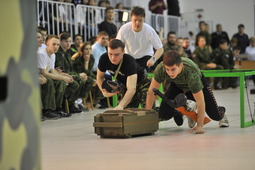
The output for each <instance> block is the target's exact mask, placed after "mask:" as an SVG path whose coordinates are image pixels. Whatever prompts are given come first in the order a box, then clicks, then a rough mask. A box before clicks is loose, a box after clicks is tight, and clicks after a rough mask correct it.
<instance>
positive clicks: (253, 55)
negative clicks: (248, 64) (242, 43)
mask: <svg viewBox="0 0 255 170" xmlns="http://www.w3.org/2000/svg"><path fill="white" fill-rule="evenodd" d="M245 54H247V56H248V60H255V47H252V46H248V47H246V49H245Z"/></svg>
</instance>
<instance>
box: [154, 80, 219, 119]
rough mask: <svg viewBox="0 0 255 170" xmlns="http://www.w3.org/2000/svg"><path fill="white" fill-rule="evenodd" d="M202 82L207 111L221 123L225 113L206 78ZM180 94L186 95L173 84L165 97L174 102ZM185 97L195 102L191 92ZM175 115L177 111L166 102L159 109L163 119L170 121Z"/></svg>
mask: <svg viewBox="0 0 255 170" xmlns="http://www.w3.org/2000/svg"><path fill="white" fill-rule="evenodd" d="M201 80H202V83H203V85H204V88H203V93H204V100H205V111H206V113H207V114H208V116H209V117H210V118H211V119H213V120H216V121H219V120H221V119H222V118H223V116H224V113H222V112H221V109H219V107H218V105H217V102H216V100H215V98H214V95H213V92H212V90H211V88H210V87H209V86H208V84H207V82H206V79H205V77H204V76H202V78H201ZM179 93H184V92H183V91H182V90H181V89H180V88H178V87H177V86H176V84H174V83H171V84H170V86H169V88H168V89H167V90H166V93H165V96H166V97H167V98H168V99H171V100H173V99H174V98H175V97H176V96H177V95H178V94H179ZM185 95H186V96H187V98H188V99H189V100H193V101H195V99H194V97H193V94H192V93H191V91H188V92H186V93H185ZM175 115H176V111H175V109H174V108H172V107H170V106H169V105H168V104H167V103H166V102H164V101H162V103H161V105H160V108H159V117H160V118H161V119H164V120H168V119H171V118H172V117H173V116H175Z"/></svg>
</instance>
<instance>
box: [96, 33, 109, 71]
mask: <svg viewBox="0 0 255 170" xmlns="http://www.w3.org/2000/svg"><path fill="white" fill-rule="evenodd" d="M108 41H109V35H108V33H107V32H105V31H101V32H99V33H98V35H97V41H96V42H95V44H93V45H92V55H93V56H94V58H95V63H94V66H93V71H94V72H96V70H97V66H98V61H99V58H100V57H101V55H102V54H104V53H106V52H107V51H106V46H107V45H108Z"/></svg>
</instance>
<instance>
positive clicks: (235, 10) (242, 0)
mask: <svg viewBox="0 0 255 170" xmlns="http://www.w3.org/2000/svg"><path fill="white" fill-rule="evenodd" d="M148 3H149V0H132V6H135V5H139V6H141V7H144V8H145V9H148ZM179 4H180V10H181V13H190V12H195V10H196V9H204V20H207V21H213V23H214V25H213V27H212V28H211V29H212V30H213V31H215V25H216V24H217V23H220V24H222V26H223V29H224V30H225V31H227V32H228V34H229V36H230V37H231V36H232V35H233V34H234V33H236V32H237V26H238V24H240V23H242V24H244V25H245V32H246V33H247V34H248V35H249V36H254V34H255V33H254V4H255V0H179ZM194 29H196V28H194Z"/></svg>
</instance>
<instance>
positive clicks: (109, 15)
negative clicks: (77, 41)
mask: <svg viewBox="0 0 255 170" xmlns="http://www.w3.org/2000/svg"><path fill="white" fill-rule="evenodd" d="M98 30H99V32H100V31H105V32H107V33H108V34H109V37H110V38H115V37H116V35H117V26H116V25H115V24H114V8H113V7H107V8H106V9H105V20H104V21H103V22H101V23H100V24H99V25H98Z"/></svg>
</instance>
